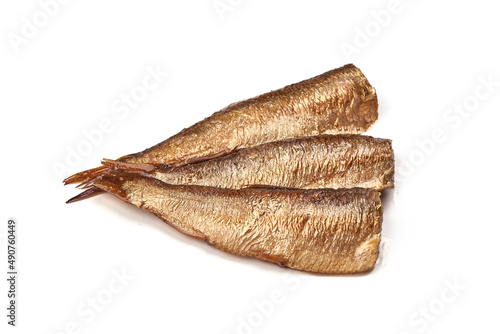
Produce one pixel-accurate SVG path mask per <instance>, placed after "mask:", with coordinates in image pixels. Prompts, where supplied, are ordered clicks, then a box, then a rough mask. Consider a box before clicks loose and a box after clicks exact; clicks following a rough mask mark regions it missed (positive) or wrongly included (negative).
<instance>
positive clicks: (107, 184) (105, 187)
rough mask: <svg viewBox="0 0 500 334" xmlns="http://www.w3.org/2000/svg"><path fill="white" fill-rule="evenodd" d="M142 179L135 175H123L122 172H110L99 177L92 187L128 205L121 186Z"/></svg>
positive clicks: (125, 192) (125, 193) (125, 194)
mask: <svg viewBox="0 0 500 334" xmlns="http://www.w3.org/2000/svg"><path fill="white" fill-rule="evenodd" d="M142 178H143V177H141V176H137V175H136V174H131V173H124V172H122V171H110V172H109V173H106V174H105V175H103V176H102V177H99V178H98V179H96V180H95V181H94V186H95V187H97V188H98V189H99V190H101V191H104V192H107V193H110V194H112V195H114V196H116V197H118V198H119V199H121V200H123V201H125V202H127V203H130V201H129V199H128V197H127V191H126V190H125V189H124V187H123V185H124V184H125V183H126V182H129V181H133V180H135V181H137V179H142Z"/></svg>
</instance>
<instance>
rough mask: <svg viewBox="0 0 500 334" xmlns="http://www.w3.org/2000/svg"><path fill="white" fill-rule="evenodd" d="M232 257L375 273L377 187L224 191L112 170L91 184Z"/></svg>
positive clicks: (331, 270) (379, 206)
mask: <svg viewBox="0 0 500 334" xmlns="http://www.w3.org/2000/svg"><path fill="white" fill-rule="evenodd" d="M94 185H95V186H97V187H98V188H100V189H102V190H104V191H106V192H109V193H111V194H113V195H115V196H117V197H118V198H120V199H122V200H123V201H125V202H127V203H130V204H132V205H134V206H136V207H139V208H142V209H144V210H146V211H149V212H151V213H153V214H155V215H156V216H158V217H159V218H161V219H162V220H163V221H165V222H167V223H168V224H170V225H171V226H173V227H174V228H175V229H177V230H178V231H180V232H182V233H184V234H187V235H189V236H192V237H195V238H198V239H202V240H205V241H207V242H208V243H209V244H211V245H213V246H215V247H217V248H219V249H221V250H223V251H226V252H229V253H233V254H237V255H241V256H250V257H256V258H259V259H261V260H265V261H269V262H273V263H276V264H278V265H280V266H283V267H289V268H294V269H299V270H304V271H311V272H317V273H328V274H339V273H357V272H363V271H367V270H370V269H372V268H373V266H374V264H375V261H376V259H377V256H378V245H379V242H380V232H381V224H382V210H383V209H382V204H381V201H380V193H379V192H378V191H375V190H373V189H362V188H353V189H338V190H334V189H315V190H298V189H280V188H246V189H240V190H235V189H222V188H214V187H204V186H193V185H190V186H185V185H168V184H166V183H163V182H161V181H159V180H156V179H152V178H148V177H143V176H140V175H130V174H125V173H121V172H115V171H112V172H110V173H107V174H106V175H104V176H103V177H102V178H100V179H98V180H96V181H95V183H94Z"/></svg>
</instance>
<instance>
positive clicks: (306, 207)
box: [64, 64, 394, 273]
mask: <svg viewBox="0 0 500 334" xmlns="http://www.w3.org/2000/svg"><path fill="white" fill-rule="evenodd" d="M377 109H378V102H377V95H376V93H375V89H374V88H373V87H372V86H371V85H370V84H369V82H368V80H367V79H366V78H365V76H364V75H363V74H362V73H361V71H360V70H359V69H358V68H356V67H355V66H354V65H352V64H350V65H346V66H344V67H341V68H338V69H335V70H332V71H328V72H326V73H324V74H321V75H319V76H317V77H314V78H312V79H308V80H305V81H302V82H299V83H296V84H292V85H289V86H286V87H284V88H282V89H279V90H276V91H272V92H269V93H266V94H263V95H260V96H257V97H254V98H251V99H248V100H246V101H241V102H238V103H234V104H231V105H229V106H228V107H226V108H224V109H222V110H220V111H218V112H216V113H214V114H213V115H211V116H210V117H208V118H206V119H204V120H202V121H200V122H198V123H196V124H194V125H193V126H191V127H189V128H187V129H184V130H182V131H181V132H179V133H178V134H176V135H174V136H172V137H170V138H168V139H167V140H165V141H163V142H161V143H159V144H157V145H155V146H153V147H151V148H148V149H146V150H144V151H142V152H139V153H135V154H130V155H126V156H124V157H122V158H119V159H117V160H110V159H104V160H103V161H102V166H100V167H97V168H94V169H90V170H87V171H83V172H80V173H77V174H75V175H73V176H70V177H68V178H67V179H66V180H65V181H64V182H65V183H66V184H70V183H79V188H82V189H85V191H84V192H83V193H81V194H79V195H77V196H76V197H74V198H72V199H70V200H69V201H68V202H69V203H71V202H75V201H79V200H82V199H85V198H88V197H92V196H95V195H98V194H101V193H105V192H107V193H110V194H113V195H115V196H116V197H118V198H119V199H121V200H123V201H124V202H127V203H129V204H132V205H134V206H137V207H139V208H141V209H143V210H146V211H149V212H151V213H153V214H155V215H156V216H158V217H159V218H160V219H162V220H163V221H165V222H166V223H168V224H169V225H171V226H172V227H174V228H175V229H177V230H178V231H180V232H182V233H184V234H187V235H190V236H192V237H195V238H198V239H202V240H205V241H206V242H207V243H208V244H210V245H213V246H215V247H217V248H219V249H221V250H223V251H226V252H229V253H233V254H237V255H241V256H250V257H255V258H259V259H262V260H265V261H269V262H273V263H276V264H278V265H280V266H283V267H289V268H294V269H299V270H304V271H310V272H317V273H355V272H363V271H367V270H370V269H372V268H373V266H374V265H375V262H376V259H377V257H378V253H379V251H378V246H379V243H380V233H381V227H382V226H381V224H382V211H383V208H382V203H381V200H380V191H381V190H382V189H385V188H390V187H394V152H393V150H392V145H391V141H390V140H388V139H379V138H373V137H369V136H362V135H360V133H363V132H365V131H366V130H367V129H368V128H369V127H370V126H371V125H372V124H373V123H374V122H375V121H376V120H377V116H378V112H377Z"/></svg>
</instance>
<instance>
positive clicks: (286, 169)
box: [104, 135, 394, 190]
mask: <svg viewBox="0 0 500 334" xmlns="http://www.w3.org/2000/svg"><path fill="white" fill-rule="evenodd" d="M104 163H105V164H106V165H107V166H109V167H110V168H113V169H122V170H124V171H129V172H139V173H140V172H143V174H144V175H147V176H150V177H154V178H156V179H158V180H161V181H163V182H165V183H169V184H185V185H202V186H212V187H222V188H234V189H238V188H244V187H249V186H262V185H266V186H275V187H284V188H304V189H314V188H335V189H337V188H354V187H360V188H374V189H377V190H382V189H385V188H390V187H394V152H393V149H392V144H391V140H389V139H379V138H373V137H369V136H362V135H321V136H313V137H305V138H299V139H291V140H284V141H278V142H272V143H266V144H262V145H258V146H254V147H250V148H246V149H241V150H238V151H235V152H232V153H230V154H228V155H225V156H222V157H218V158H214V159H211V160H206V161H203V162H199V163H196V164H188V165H184V166H180V167H170V166H160V167H158V168H156V167H154V166H150V165H140V166H137V165H135V164H133V165H130V164H120V162H115V161H107V162H104Z"/></svg>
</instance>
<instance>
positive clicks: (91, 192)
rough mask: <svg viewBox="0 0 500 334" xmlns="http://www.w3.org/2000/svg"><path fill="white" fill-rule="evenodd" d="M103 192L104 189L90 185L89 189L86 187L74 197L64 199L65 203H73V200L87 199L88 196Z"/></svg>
mask: <svg viewBox="0 0 500 334" xmlns="http://www.w3.org/2000/svg"><path fill="white" fill-rule="evenodd" d="M103 192H104V191H103V190H101V189H99V188H96V187H92V188H90V189H87V190H85V191H83V192H81V193H79V194H78V195H76V196H75V197H72V198H70V199H69V200H67V201H66V203H67V204H70V203H75V202H78V201H81V200H84V199H87V198H90V197H94V196H97V195H99V194H102V193H103Z"/></svg>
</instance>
